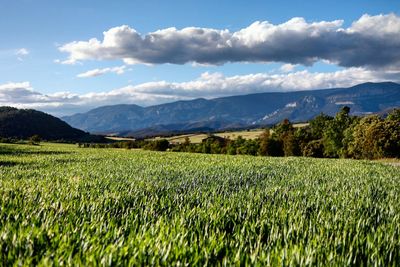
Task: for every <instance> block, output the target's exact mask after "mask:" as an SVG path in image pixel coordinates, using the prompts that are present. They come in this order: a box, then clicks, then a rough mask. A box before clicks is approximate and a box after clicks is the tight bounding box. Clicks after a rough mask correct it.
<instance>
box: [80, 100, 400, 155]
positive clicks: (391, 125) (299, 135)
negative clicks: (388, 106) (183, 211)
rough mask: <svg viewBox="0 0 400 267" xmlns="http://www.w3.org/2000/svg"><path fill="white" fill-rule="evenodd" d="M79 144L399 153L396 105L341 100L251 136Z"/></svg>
mask: <svg viewBox="0 0 400 267" xmlns="http://www.w3.org/2000/svg"><path fill="white" fill-rule="evenodd" d="M81 146H83V147H117V148H143V149H148V150H156V151H165V150H170V151H176V152H194V153H209V154H229V155H254V156H256V155H259V156H306V157H319V158H323V157H324V158H339V157H341V158H355V159H378V158H400V109H395V110H393V111H392V112H391V113H390V114H388V116H386V117H385V118H382V117H380V116H378V115H369V116H363V117H358V116H351V115H350V108H349V107H346V106H345V107H342V108H341V109H340V111H339V112H338V113H337V114H336V115H335V116H333V117H332V116H328V115H325V114H320V115H318V116H317V117H315V118H314V119H312V120H310V121H309V123H308V125H306V126H304V127H294V126H293V124H292V123H291V122H290V121H289V120H288V119H285V120H283V121H282V122H281V123H279V124H277V125H275V126H274V127H272V128H266V129H265V130H264V132H263V133H262V134H261V136H260V137H259V138H257V139H254V140H246V139H244V138H242V137H241V136H239V137H238V138H236V139H235V140H231V139H227V138H223V137H219V136H215V135H212V134H211V135H209V136H208V137H207V138H206V139H204V140H203V141H202V142H201V143H199V144H194V143H191V142H190V140H189V138H186V139H185V141H184V142H183V143H181V144H171V143H169V142H168V140H166V139H159V140H153V141H149V140H139V141H127V142H126V141H125V142H117V143H113V144H82V145H81Z"/></svg>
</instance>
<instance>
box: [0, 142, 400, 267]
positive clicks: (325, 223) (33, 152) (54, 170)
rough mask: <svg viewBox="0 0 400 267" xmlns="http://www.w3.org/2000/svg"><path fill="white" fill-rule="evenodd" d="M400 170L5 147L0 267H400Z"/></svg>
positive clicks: (344, 163)
mask: <svg viewBox="0 0 400 267" xmlns="http://www.w3.org/2000/svg"><path fill="white" fill-rule="evenodd" d="M399 185H400V169H399V167H396V166H390V165H385V164H383V163H379V162H378V163H377V162H369V161H354V160H343V159H340V160H335V159H311V158H269V157H252V156H228V155H207V154H188V153H173V152H150V151H141V150H123V149H89V148H85V149H84V148H77V147H76V146H74V145H56V144H43V145H41V146H26V145H5V144H0V266H10V265H15V266H19V265H60V266H61V265H64V266H65V265H67V266H68V265H74V266H76V265H81V266H88V265H89V266H92V265H102V266H116V265H137V266H140V265H165V266H171V265H173V266H174V265H180V266H187V265H189V266H193V265H195V266H198V265H258V266H289V265H290V266H296V265H299V266H305V265H313V266H315V265H320V266H327V265H328V266H329V265H331V266H332V265H334V266H336V265H339V266H345V265H364V266H396V265H399V263H400V186H399Z"/></svg>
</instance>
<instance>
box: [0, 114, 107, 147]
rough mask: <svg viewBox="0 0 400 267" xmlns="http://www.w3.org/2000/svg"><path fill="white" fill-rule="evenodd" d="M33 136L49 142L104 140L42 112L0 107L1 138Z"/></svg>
mask: <svg viewBox="0 0 400 267" xmlns="http://www.w3.org/2000/svg"><path fill="white" fill-rule="evenodd" d="M33 135H39V136H40V137H41V138H42V139H44V140H48V141H56V140H63V141H76V142H79V141H85V142H90V141H101V140H102V139H103V138H102V137H99V136H93V135H90V134H89V133H86V132H84V131H82V130H78V129H75V128H73V127H71V126H70V125H68V124H67V123H66V122H64V121H62V120H60V119H58V118H56V117H54V116H51V115H49V114H46V113H43V112H41V111H37V110H33V109H17V108H13V107H0V137H3V138H18V139H27V138H29V137H31V136H33Z"/></svg>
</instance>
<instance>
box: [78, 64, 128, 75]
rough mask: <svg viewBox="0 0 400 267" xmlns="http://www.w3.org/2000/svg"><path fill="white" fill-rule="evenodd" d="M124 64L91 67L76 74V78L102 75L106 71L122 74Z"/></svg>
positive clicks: (124, 68)
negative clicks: (108, 66)
mask: <svg viewBox="0 0 400 267" xmlns="http://www.w3.org/2000/svg"><path fill="white" fill-rule="evenodd" d="M125 70H126V66H119V67H113V68H104V69H93V70H89V71H86V72H83V73H80V74H78V75H77V77H78V78H89V77H96V76H100V75H104V74H106V73H116V74H118V75H121V74H124V73H125Z"/></svg>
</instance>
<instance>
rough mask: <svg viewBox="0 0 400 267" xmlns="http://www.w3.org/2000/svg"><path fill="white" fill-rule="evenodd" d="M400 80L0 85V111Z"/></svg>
mask: <svg viewBox="0 0 400 267" xmlns="http://www.w3.org/2000/svg"><path fill="white" fill-rule="evenodd" d="M399 74H400V73H399V72H395V71H390V72H387V71H372V70H368V69H364V68H348V69H344V70H340V71H335V72H330V73H319V72H309V71H307V70H304V71H297V72H292V73H280V74H271V73H255V74H248V75H236V76H225V75H223V74H221V73H209V72H205V73H203V74H202V75H201V76H200V77H198V78H197V79H194V80H192V81H187V82H179V83H178V82H168V81H156V82H147V83H142V84H138V85H129V86H126V87H123V88H117V89H114V90H111V91H107V92H93V93H86V94H73V93H69V92H58V93H52V94H42V93H40V92H38V91H35V90H34V89H33V88H32V86H31V85H30V83H29V82H22V83H6V84H3V85H0V106H4V105H9V106H16V107H19V108H36V109H39V110H43V111H47V112H50V113H52V114H54V115H66V114H72V113H75V112H82V111H87V110H88V109H90V108H94V107H97V106H102V105H112V104H121V103H126V104H128V103H132V104H138V105H142V106H147V105H154V104H160V103H166V102H171V101H175V100H186V99H193V98H198V97H203V98H214V97H221V96H229V95H237V94H250V93H259V92H273V91H275V92H276V91H291V90H310V89H321V88H333V87H348V86H352V85H355V84H358V83H363V82H371V81H372V82H379V81H388V80H391V81H397V82H399V81H400V78H399V77H400V75H399Z"/></svg>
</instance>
